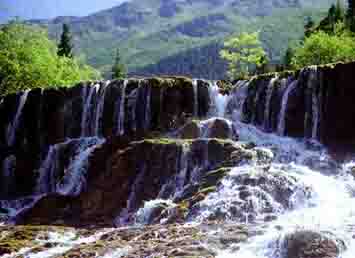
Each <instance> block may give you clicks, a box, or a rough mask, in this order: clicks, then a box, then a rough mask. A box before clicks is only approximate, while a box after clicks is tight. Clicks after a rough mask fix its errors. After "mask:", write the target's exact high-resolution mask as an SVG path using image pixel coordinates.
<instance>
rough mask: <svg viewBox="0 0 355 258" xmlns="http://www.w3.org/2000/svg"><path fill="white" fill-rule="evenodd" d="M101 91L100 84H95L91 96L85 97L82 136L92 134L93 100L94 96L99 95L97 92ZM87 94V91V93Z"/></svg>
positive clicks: (90, 90)
mask: <svg viewBox="0 0 355 258" xmlns="http://www.w3.org/2000/svg"><path fill="white" fill-rule="evenodd" d="M99 89H100V84H95V85H94V86H91V87H90V89H89V94H88V96H85V105H84V109H83V114H82V118H81V136H82V137H84V136H89V135H90V134H91V130H90V129H91V128H92V122H93V121H92V119H93V113H94V112H93V111H94V110H93V108H92V107H93V104H94V103H93V99H94V94H97V92H98V91H99ZM85 93H86V91H85Z"/></svg>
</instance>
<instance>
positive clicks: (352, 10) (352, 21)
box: [346, 0, 355, 32]
mask: <svg viewBox="0 0 355 258" xmlns="http://www.w3.org/2000/svg"><path fill="white" fill-rule="evenodd" d="M346 21H347V25H348V27H349V29H350V30H351V31H352V32H355V3H354V1H353V0H348V9H347V12H346Z"/></svg>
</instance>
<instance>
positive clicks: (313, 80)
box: [306, 67, 320, 140]
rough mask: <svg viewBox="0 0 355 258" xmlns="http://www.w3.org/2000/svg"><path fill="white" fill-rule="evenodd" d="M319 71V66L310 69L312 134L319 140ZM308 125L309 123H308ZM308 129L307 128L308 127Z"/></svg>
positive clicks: (309, 86) (312, 136)
mask: <svg viewBox="0 0 355 258" xmlns="http://www.w3.org/2000/svg"><path fill="white" fill-rule="evenodd" d="M317 75H318V71H317V67H311V68H310V71H309V79H308V85H307V87H308V89H309V90H310V91H311V94H312V134H311V138H312V139H314V140H317V138H318V128H319V102H320V100H319V96H318V94H317V87H316V86H317V83H318V78H317ZM306 125H307V124H306ZM306 130H307V128H306Z"/></svg>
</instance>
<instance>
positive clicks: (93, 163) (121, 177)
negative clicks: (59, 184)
mask: <svg viewBox="0 0 355 258" xmlns="http://www.w3.org/2000/svg"><path fill="white" fill-rule="evenodd" d="M183 149H185V150H187V159H186V161H184V160H183V159H182V158H181V157H182V156H181V155H182V152H183ZM235 150H236V146H235V144H234V143H233V142H232V141H225V140H223V141H222V140H193V141H183V140H173V139H153V140H144V141H137V142H131V143H129V141H128V142H124V141H123V140H122V141H120V140H117V141H116V140H115V138H113V139H109V140H107V141H106V143H105V144H103V145H101V146H99V147H98V148H97V149H95V150H94V152H93V153H92V154H91V156H90V158H89V161H88V162H89V164H90V166H89V170H88V171H87V175H88V176H87V184H86V187H85V189H90V190H84V191H82V192H81V193H80V194H79V195H78V196H75V197H72V198H68V197H65V196H60V195H48V196H45V197H43V198H41V199H40V200H39V201H38V203H37V204H35V205H34V206H33V207H32V208H30V209H27V210H25V211H24V212H23V213H21V215H20V216H18V220H19V221H21V223H35V224H63V225H70V226H72V225H107V226H112V225H113V223H114V221H115V219H116V217H117V216H120V217H125V218H126V220H125V221H124V223H132V222H133V221H132V220H130V219H129V218H133V216H131V215H132V214H131V213H135V212H136V211H137V210H138V209H139V208H141V207H143V205H144V202H145V201H149V200H154V199H156V198H157V197H158V196H159V198H165V199H168V198H171V197H173V196H174V195H175V194H176V193H177V191H182V190H184V191H182V192H181V196H180V198H177V199H176V201H177V202H178V203H179V202H180V201H182V200H184V199H185V197H186V198H187V197H188V196H189V198H193V199H194V201H200V200H202V199H203V198H204V197H205V196H206V195H207V194H208V193H209V192H210V191H214V190H215V188H214V187H215V185H216V184H218V180H217V179H216V180H212V178H211V179H210V180H207V179H206V181H205V183H202V184H197V187H193V186H192V185H191V186H190V185H189V184H190V183H191V178H192V177H194V178H195V179H197V178H200V177H202V176H203V175H204V174H205V172H206V171H208V170H210V167H214V166H216V167H218V166H220V165H221V164H222V163H223V162H224V160H228V159H229V158H230V155H231V153H232V152H233V151H235ZM185 162H187V163H185ZM184 167H185V169H186V171H185V172H184V173H183V175H184V178H183V181H184V185H182V186H179V187H178V186H176V180H177V178H182V176H181V174H180V173H181V170H184ZM221 176H223V174H222V175H221ZM180 180H181V179H180ZM188 189H190V193H188ZM179 195H180V194H179ZM117 196H119V197H120V198H117ZM181 197H182V198H181ZM129 199H130V200H131V201H130V206H129V207H127V200H129ZM178 200H179V201H178ZM125 209H126V210H125ZM162 210H163V209H160V210H159V211H158V210H157V213H156V214H155V215H154V216H153V217H152V218H151V219H149V220H150V221H152V222H156V221H157V220H156V219H158V218H160V215H159V213H160V212H162ZM124 214H126V215H124ZM183 214H184V212H183V213H180V210H176V214H175V215H174V216H171V217H170V219H169V222H170V223H172V222H174V220H173V219H172V218H174V217H175V218H176V219H178V220H179V221H181V220H180V218H184V217H185V216H182V215H183ZM161 218H166V216H165V217H161ZM120 223H123V221H122V222H120Z"/></svg>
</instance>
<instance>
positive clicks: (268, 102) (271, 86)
mask: <svg viewBox="0 0 355 258" xmlns="http://www.w3.org/2000/svg"><path fill="white" fill-rule="evenodd" d="M278 79H279V78H278V77H274V78H272V79H271V80H270V82H269V85H268V86H267V90H266V102H265V110H264V124H263V128H264V130H266V131H267V130H269V128H270V114H271V110H270V105H271V98H272V94H273V93H274V89H275V83H276V82H277V81H278ZM285 80H286V79H282V81H285Z"/></svg>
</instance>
